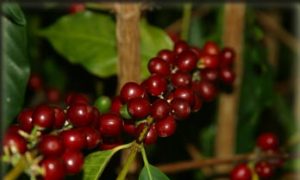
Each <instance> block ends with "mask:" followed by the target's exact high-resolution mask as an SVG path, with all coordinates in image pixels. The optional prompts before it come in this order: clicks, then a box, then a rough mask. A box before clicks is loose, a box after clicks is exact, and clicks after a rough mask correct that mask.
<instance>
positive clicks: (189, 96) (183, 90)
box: [174, 87, 194, 105]
mask: <svg viewBox="0 0 300 180" xmlns="http://www.w3.org/2000/svg"><path fill="white" fill-rule="evenodd" d="M174 98H178V99H184V100H186V101H187V102H188V103H189V104H190V105H193V103H194V92H193V90H192V89H191V88H189V87H179V88H177V89H175V91H174Z"/></svg>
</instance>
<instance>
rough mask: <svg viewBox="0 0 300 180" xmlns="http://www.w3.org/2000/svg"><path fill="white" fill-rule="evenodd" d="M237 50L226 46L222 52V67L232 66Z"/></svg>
mask: <svg viewBox="0 0 300 180" xmlns="http://www.w3.org/2000/svg"><path fill="white" fill-rule="evenodd" d="M234 58H235V52H234V50H233V49H232V48H228V47H225V48H224V49H223V50H222V51H221V53H220V62H221V66H222V67H228V66H229V67H230V66H232V64H233V61H234Z"/></svg>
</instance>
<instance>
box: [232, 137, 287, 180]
mask: <svg viewBox="0 0 300 180" xmlns="http://www.w3.org/2000/svg"><path fill="white" fill-rule="evenodd" d="M256 146H257V148H258V151H259V153H265V154H268V153H269V154H282V153H281V152H280V150H279V141H278V137H277V136H276V135H275V134H274V133H271V132H267V133H263V134H261V135H260V136H259V137H258V138H257V142H256ZM283 163H284V159H283V157H276V158H275V157H274V158H271V159H261V160H257V161H255V162H254V166H253V167H252V165H250V164H251V163H249V164H246V163H240V164H238V165H236V166H235V167H234V168H233V170H232V171H231V180H251V179H253V176H254V173H255V174H256V175H257V176H258V177H259V178H260V179H271V178H272V176H273V175H274V173H275V170H276V169H277V168H279V167H281V166H282V165H283Z"/></svg>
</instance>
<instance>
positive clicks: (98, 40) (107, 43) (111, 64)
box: [40, 11, 172, 77]
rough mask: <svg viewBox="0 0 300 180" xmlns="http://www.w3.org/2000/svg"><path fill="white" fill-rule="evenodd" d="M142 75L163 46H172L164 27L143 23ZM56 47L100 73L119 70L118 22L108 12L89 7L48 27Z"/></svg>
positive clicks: (105, 73)
mask: <svg viewBox="0 0 300 180" xmlns="http://www.w3.org/2000/svg"><path fill="white" fill-rule="evenodd" d="M140 33H141V60H142V76H143V77H145V76H146V75H147V63H148V61H149V59H150V58H151V57H154V56H155V55H156V54H157V52H158V51H159V50H161V49H164V48H168V49H170V48H171V47H172V41H171V40H170V38H169V37H168V35H167V34H166V33H165V32H164V31H163V30H161V29H159V28H156V27H154V26H151V25H149V24H148V23H147V22H146V21H145V20H143V21H141V23H140ZM40 35H42V36H44V37H46V38H47V39H48V40H49V41H50V42H51V44H52V45H53V47H54V48H55V49H56V50H57V51H58V52H59V53H60V54H61V55H62V56H64V57H65V58H66V59H67V60H68V61H70V62H71V63H74V64H80V65H82V66H83V67H84V68H86V69H87V70H88V71H89V72H90V73H92V74H94V75H96V76H99V77H108V76H111V75H114V74H116V63H117V46H116V37H115V35H116V32H115V22H114V21H113V19H112V18H111V17H110V16H108V15H105V14H99V13H93V12H90V11H85V12H82V13H77V14H74V15H66V16H64V17H62V18H60V19H59V20H58V21H57V22H56V23H55V24H53V25H52V26H50V27H48V28H46V29H44V30H43V31H41V32H40Z"/></svg>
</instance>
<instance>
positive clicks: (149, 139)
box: [136, 123, 157, 145]
mask: <svg viewBox="0 0 300 180" xmlns="http://www.w3.org/2000/svg"><path fill="white" fill-rule="evenodd" d="M145 125H146V123H141V124H139V125H138V127H137V130H136V132H137V134H136V137H137V138H138V137H139V135H140V133H141V132H142V130H143V129H144V127H145ZM156 141H157V132H156V129H155V126H154V125H151V126H150V128H149V131H148V133H147V135H146V137H145V139H144V143H145V144H146V145H150V144H155V143H156Z"/></svg>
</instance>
